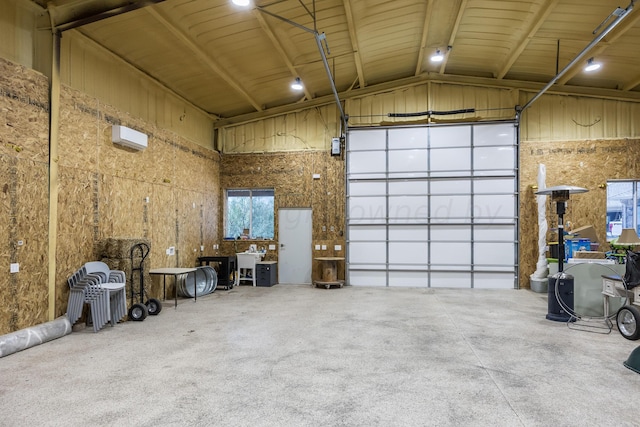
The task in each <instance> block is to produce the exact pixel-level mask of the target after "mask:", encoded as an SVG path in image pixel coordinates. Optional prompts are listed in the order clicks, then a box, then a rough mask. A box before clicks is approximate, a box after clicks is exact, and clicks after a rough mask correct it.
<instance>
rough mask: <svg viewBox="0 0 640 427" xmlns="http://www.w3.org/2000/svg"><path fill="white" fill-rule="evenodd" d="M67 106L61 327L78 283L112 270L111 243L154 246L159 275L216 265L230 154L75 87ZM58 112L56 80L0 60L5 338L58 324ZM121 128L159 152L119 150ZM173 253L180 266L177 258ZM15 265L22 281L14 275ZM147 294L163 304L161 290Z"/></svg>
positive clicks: (1, 324)
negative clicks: (79, 276) (52, 239)
mask: <svg viewBox="0 0 640 427" xmlns="http://www.w3.org/2000/svg"><path fill="white" fill-rule="evenodd" d="M60 102H61V108H60V111H61V113H60V128H59V147H58V154H59V156H58V158H57V159H55V161H57V163H58V176H57V182H58V198H57V200H53V201H52V202H53V203H57V205H58V218H56V219H54V221H56V222H57V240H56V242H57V249H56V253H55V255H54V256H55V268H56V281H55V296H54V300H55V308H54V312H55V313H54V314H55V316H60V315H63V314H64V313H65V311H66V306H67V298H68V286H67V283H66V280H67V278H68V277H69V276H70V275H71V274H72V273H73V272H74V271H75V270H76V269H78V268H79V267H80V266H81V265H82V264H83V263H84V262H87V261H90V260H95V259H100V257H101V256H102V254H101V253H100V249H99V248H98V243H99V242H100V241H103V240H105V239H108V238H131V239H143V238H144V239H148V240H149V241H150V242H151V247H152V249H151V254H150V256H149V259H148V261H147V262H148V263H149V265H148V267H151V268H155V267H175V266H193V265H195V264H196V257H197V256H199V255H200V254H204V255H211V254H212V253H213V244H214V243H215V242H217V240H218V222H219V206H220V203H219V199H218V198H219V194H220V193H219V188H220V183H219V175H220V172H219V163H220V156H219V154H218V153H217V152H215V151H212V150H210V149H207V148H204V147H203V146H202V145H199V144H196V143H194V142H192V141H189V140H187V139H185V138H184V137H181V136H178V135H177V134H175V133H174V132H171V131H167V130H164V129H160V128H158V127H156V126H154V125H153V124H149V123H147V122H146V121H143V120H141V119H139V118H135V117H133V116H131V115H129V114H127V113H124V112H122V111H120V110H118V109H116V108H113V107H111V106H109V105H106V104H104V103H103V102H101V101H100V100H98V99H97V98H95V97H91V96H88V95H86V94H83V93H81V92H78V91H76V90H73V89H70V88H69V87H65V86H63V87H62V93H61V100H60ZM48 105H49V101H48V81H47V79H46V78H45V77H44V76H42V75H40V74H38V73H36V72H34V71H32V70H28V69H25V68H24V67H22V66H19V65H16V64H13V63H10V62H8V61H5V60H2V59H0V118H1V120H2V122H1V123H2V125H1V126H0V215H1V217H2V218H5V219H6V220H3V221H0V233H1V234H0V235H2V236H4V237H3V240H2V243H1V244H0V269H1V270H2V271H4V272H6V273H2V274H0V334H5V333H8V332H12V331H15V330H19V329H23V328H26V327H29V326H33V325H36V324H40V323H43V322H46V321H47V320H48V311H49V303H48V298H49V294H48V291H49V284H48V275H49V262H50V256H49V253H48V246H49V236H48V224H49V187H48V186H49V184H48V183H49V167H48V163H49V158H48V154H49V151H48V150H49V146H48V144H49V142H48V141H49V138H48V137H49V129H48V123H49V111H48ZM113 124H123V125H126V126H129V127H131V128H135V129H137V130H140V131H142V132H145V133H146V134H147V135H149V148H147V149H146V150H144V151H134V150H130V149H127V148H122V147H120V146H116V145H114V144H113V143H112V142H111V126H112V125H113ZM170 246H173V247H175V248H176V255H175V256H168V255H166V249H167V248H168V247H170ZM201 246H202V247H204V248H209V249H208V253H207V249H205V250H204V251H202V252H200V247H201ZM194 250H195V251H194ZM10 263H19V265H20V272H19V273H15V274H9V273H8V272H9V264H10ZM126 273H127V274H128V275H129V274H130V271H126ZM149 282H151V281H149ZM147 288H148V291H149V295H150V296H156V297H159V296H161V292H160V289H161V287H160V284H159V281H158V280H157V279H156V282H155V283H148V285H147Z"/></svg>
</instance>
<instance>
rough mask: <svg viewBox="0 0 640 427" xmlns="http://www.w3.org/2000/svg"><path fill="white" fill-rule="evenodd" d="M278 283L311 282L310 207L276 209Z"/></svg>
mask: <svg viewBox="0 0 640 427" xmlns="http://www.w3.org/2000/svg"><path fill="white" fill-rule="evenodd" d="M278 241H279V247H278V264H279V265H278V283H293V284H300V283H307V284H310V283H311V243H312V242H311V209H278Z"/></svg>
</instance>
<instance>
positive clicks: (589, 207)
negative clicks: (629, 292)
mask: <svg viewBox="0 0 640 427" xmlns="http://www.w3.org/2000/svg"><path fill="white" fill-rule="evenodd" d="M639 145H640V140H638V139H628V140H598V141H568V142H567V141H564V142H547V143H539V142H533V141H525V142H522V143H521V150H520V153H521V162H520V163H521V164H520V192H521V193H520V194H521V199H520V286H521V287H529V276H530V275H531V274H532V273H533V272H534V271H535V269H536V263H537V260H538V246H537V242H538V218H537V209H538V208H537V203H536V196H535V194H534V192H535V190H534V189H533V188H532V186H534V185H537V176H538V165H539V164H541V163H542V164H544V165H545V168H546V186H547V187H552V186H556V185H575V186H578V187H584V188H586V189H588V190H589V192H587V193H582V194H576V195H573V196H571V198H570V200H569V202H568V203H567V210H566V213H565V216H564V220H565V225H566V226H567V231H570V230H571V228H578V227H582V226H585V225H593V226H594V228H595V230H596V234H597V236H598V240H599V241H600V243H601V244H602V243H603V242H606V230H605V226H606V211H607V190H606V187H605V188H600V187H601V185H602V184H606V182H607V180H612V179H639V178H640V167H639V166H638V159H640V148H639ZM547 221H548V224H549V229H552V228H557V226H558V215H557V212H556V204H555V202H551V200H550V197H549V198H548V200H547ZM550 239H553V240H554V241H555V240H556V239H557V234H556V233H552V232H551V231H550V232H549V233H548V241H551V240H550ZM600 249H601V250H606V249H607V246H606V244H603V245H602V246H601V247H600Z"/></svg>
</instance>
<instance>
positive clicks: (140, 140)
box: [111, 125, 147, 150]
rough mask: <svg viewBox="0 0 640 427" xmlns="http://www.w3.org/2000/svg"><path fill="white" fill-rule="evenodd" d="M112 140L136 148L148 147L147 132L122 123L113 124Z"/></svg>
mask: <svg viewBox="0 0 640 427" xmlns="http://www.w3.org/2000/svg"><path fill="white" fill-rule="evenodd" d="M111 141H113V142H114V143H116V144H120V145H124V146H125V147H129V148H133V149H134V150H144V149H145V148H147V135H146V134H144V133H142V132H138V131H137V130H133V129H130V128H128V127H126V126H121V125H113V127H112V128H111Z"/></svg>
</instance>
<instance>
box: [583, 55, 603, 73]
mask: <svg viewBox="0 0 640 427" xmlns="http://www.w3.org/2000/svg"><path fill="white" fill-rule="evenodd" d="M600 67H601V64H600V63H599V62H595V61H594V60H593V58H589V59H588V60H587V66H586V67H584V70H585V71H595V70H597V69H598V68H600Z"/></svg>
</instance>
